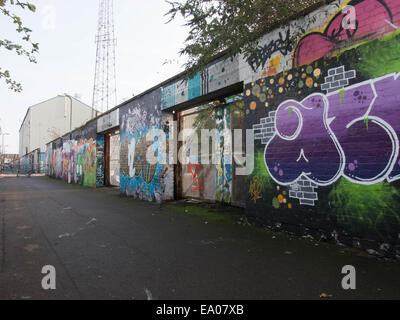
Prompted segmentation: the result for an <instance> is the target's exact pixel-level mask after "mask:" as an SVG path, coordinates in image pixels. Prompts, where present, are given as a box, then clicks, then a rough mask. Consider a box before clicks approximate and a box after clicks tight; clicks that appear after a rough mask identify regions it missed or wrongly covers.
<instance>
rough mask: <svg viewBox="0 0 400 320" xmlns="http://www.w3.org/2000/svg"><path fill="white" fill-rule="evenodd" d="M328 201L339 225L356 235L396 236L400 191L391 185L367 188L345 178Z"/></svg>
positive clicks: (331, 193)
mask: <svg viewBox="0 0 400 320" xmlns="http://www.w3.org/2000/svg"><path fill="white" fill-rule="evenodd" d="M328 198H329V203H330V206H331V208H332V213H333V214H334V215H336V216H337V220H338V222H339V223H340V224H342V225H343V226H346V227H347V228H348V229H350V230H351V231H353V232H355V233H358V234H366V233H368V234H369V233H376V234H378V235H380V234H382V233H386V232H388V233H390V232H392V233H393V231H394V229H395V228H396V227H397V225H398V224H399V223H400V192H399V191H398V190H397V189H396V187H394V186H392V185H390V184H389V183H387V182H381V183H378V184H374V185H368V186H366V185H359V184H355V183H352V182H349V181H348V180H346V179H344V178H342V179H341V180H340V181H339V182H338V183H337V184H336V185H335V186H333V188H332V191H331V192H330V194H329V196H328Z"/></svg>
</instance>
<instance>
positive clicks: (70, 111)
mask: <svg viewBox="0 0 400 320" xmlns="http://www.w3.org/2000/svg"><path fill="white" fill-rule="evenodd" d="M64 96H65V97H66V98H69V101H70V102H71V107H70V109H69V139H70V140H72V98H71V96H70V95H68V94H66V93H64Z"/></svg>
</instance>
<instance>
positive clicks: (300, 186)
mask: <svg viewBox="0 0 400 320" xmlns="http://www.w3.org/2000/svg"><path fill="white" fill-rule="evenodd" d="M345 5H351V6H353V8H354V9H355V10H354V11H353V13H354V12H355V13H356V20H352V21H353V22H354V24H353V27H354V28H353V29H346V28H344V26H346V24H344V23H343V21H347V20H346V19H347V16H346V14H350V11H349V13H343V10H342V8H343V7H344V6H345ZM399 21H400V2H399V1H391V0H388V1H374V0H364V1H362V0H357V1H355V0H353V1H345V2H343V3H342V6H341V7H340V8H339V10H338V11H337V12H336V13H334V14H333V15H332V16H331V17H330V19H328V21H327V22H326V25H325V26H324V28H322V29H321V30H314V31H310V32H308V33H306V34H305V35H304V36H303V37H301V38H300V39H299V40H298V41H297V43H295V44H294V45H293V51H292V53H291V54H289V53H288V54H287V55H291V58H292V59H291V61H292V66H291V68H289V69H288V70H285V71H283V72H280V73H276V74H270V75H269V74H266V76H265V77H263V78H261V79H259V80H257V81H254V82H251V83H249V84H247V85H246V86H245V107H246V109H245V114H246V116H245V117H246V118H245V119H246V120H245V121H246V126H247V128H249V129H253V130H254V133H255V169H254V171H253V173H252V174H251V175H250V176H248V179H247V190H248V194H247V211H248V214H249V215H253V216H257V217H259V218H260V219H262V220H264V221H266V222H268V223H270V224H275V225H278V226H284V227H285V228H286V229H288V228H289V229H296V230H297V231H300V232H305V233H311V232H314V233H316V234H319V235H321V234H322V235H324V236H329V237H333V238H335V239H336V240H338V241H343V242H345V241H347V242H352V244H353V245H356V246H363V247H364V246H365V247H368V246H372V244H371V243H370V242H369V241H370V240H373V241H374V243H377V244H378V245H379V246H380V249H382V250H386V251H390V250H391V251H392V252H395V251H396V250H398V249H399V245H400V210H399V209H400V202H399V200H400V189H399V186H400V183H399V179H400V157H399V147H400V146H399V141H400V140H399V138H400V136H399V135H400V114H399V112H398V111H399V108H400V91H399V88H400V78H399V75H400V63H399V61H400V45H399V44H400V31H399V30H398V27H397V26H398V25H400V23H399ZM396 246H397V247H396ZM397 254H398V253H397Z"/></svg>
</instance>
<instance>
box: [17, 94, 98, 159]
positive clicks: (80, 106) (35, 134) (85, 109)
mask: <svg viewBox="0 0 400 320" xmlns="http://www.w3.org/2000/svg"><path fill="white" fill-rule="evenodd" d="M96 115H97V114H96V111H93V109H92V108H91V107H89V106H88V105H86V104H84V103H83V102H81V101H79V100H77V99H76V98H74V97H70V96H69V95H58V96H56V97H54V98H52V99H49V100H47V101H44V102H41V103H38V104H36V105H33V106H31V107H29V108H28V111H27V112H26V115H25V118H24V121H23V122H22V125H21V128H20V129H19V155H20V157H22V156H24V155H26V154H28V153H30V152H32V151H34V150H36V149H39V148H40V151H41V153H44V152H46V144H47V143H48V142H50V141H53V140H55V139H57V138H58V137H61V136H63V135H65V134H66V133H68V132H70V131H72V130H74V129H76V128H79V127H81V126H82V125H83V124H85V123H86V122H87V121H88V120H90V119H92V117H95V116H96Z"/></svg>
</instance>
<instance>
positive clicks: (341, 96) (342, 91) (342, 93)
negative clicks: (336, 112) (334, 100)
mask: <svg viewBox="0 0 400 320" xmlns="http://www.w3.org/2000/svg"><path fill="white" fill-rule="evenodd" d="M344 93H345V91H344V89H342V90H340V91H339V95H340V106H343V102H344Z"/></svg>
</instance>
